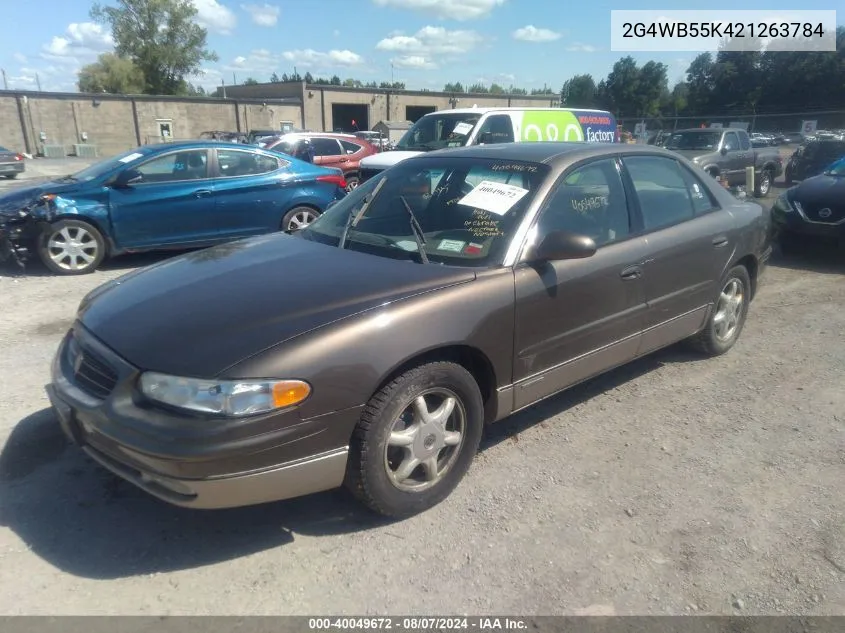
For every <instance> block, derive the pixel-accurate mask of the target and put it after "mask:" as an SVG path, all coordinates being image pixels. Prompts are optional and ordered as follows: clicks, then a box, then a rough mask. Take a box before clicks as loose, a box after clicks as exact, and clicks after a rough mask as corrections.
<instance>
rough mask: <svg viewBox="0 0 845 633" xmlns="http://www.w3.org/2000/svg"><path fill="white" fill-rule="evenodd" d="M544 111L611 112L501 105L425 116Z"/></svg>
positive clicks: (456, 109)
mask: <svg viewBox="0 0 845 633" xmlns="http://www.w3.org/2000/svg"><path fill="white" fill-rule="evenodd" d="M531 110H537V111H543V110H564V111H567V112H568V111H575V110H577V111H578V112H595V113H597V114H610V112H608V111H607V110H595V109H592V108H553V107H551V106H546V107H530V108H521V107H519V106H501V107H498V108H496V107H487V108H454V109H452V110H437V111H436V112H429V113H428V114H426V115H425V116H432V115H436V114H472V113H475V114H484V113H485V112H523V111H531Z"/></svg>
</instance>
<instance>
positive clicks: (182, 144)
mask: <svg viewBox="0 0 845 633" xmlns="http://www.w3.org/2000/svg"><path fill="white" fill-rule="evenodd" d="M210 147H225V148H234V149H249V150H260V149H261V148H260V147H256V146H255V145H244V144H243V143H231V142H229V141H215V140H210V139H209V140H201V139H200V140H193V141H173V142H169V143H156V144H153V145H141V146H140V147H139V148H137V149H138V150H149V151H153V152H154V151H158V150H162V149H206V148H210ZM136 151H137V150H136Z"/></svg>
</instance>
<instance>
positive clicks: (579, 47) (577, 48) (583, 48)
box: [566, 44, 599, 53]
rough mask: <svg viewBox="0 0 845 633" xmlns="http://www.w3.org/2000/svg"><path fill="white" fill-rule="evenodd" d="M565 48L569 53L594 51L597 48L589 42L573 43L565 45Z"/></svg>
mask: <svg viewBox="0 0 845 633" xmlns="http://www.w3.org/2000/svg"><path fill="white" fill-rule="evenodd" d="M566 50H568V51H569V52H570V53H595V52H596V51H598V50H599V49H598V48H596V47H595V46H590V45H589V44H573V45H572V46H567V47H566Z"/></svg>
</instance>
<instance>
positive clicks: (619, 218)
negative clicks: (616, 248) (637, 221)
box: [537, 159, 631, 246]
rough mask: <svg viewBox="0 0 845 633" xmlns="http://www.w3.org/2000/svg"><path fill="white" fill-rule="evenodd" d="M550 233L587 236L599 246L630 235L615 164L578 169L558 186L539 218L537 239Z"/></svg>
mask: <svg viewBox="0 0 845 633" xmlns="http://www.w3.org/2000/svg"><path fill="white" fill-rule="evenodd" d="M552 231H569V232H570V233H577V234H578V235H586V236H588V237H591V238H592V239H593V240H595V242H596V245H598V246H603V245H605V244H610V243H612V242H616V241H619V240H623V239H625V238H626V237H628V236H629V235H630V234H631V225H630V218H629V215H628V204H627V201H626V199H625V189H624V187H623V186H622V179H621V178H620V176H619V171H618V170H617V169H616V163H615V161H614V160H612V159H607V160H600V161H596V162H594V163H590V164H588V165H585V166H583V167H580V168H578V169H576V170H575V171H573V172H571V173H569V174H568V175H567V176H566V177H565V178H564V179H563V180H561V181H560V182H559V183H558V185H557V187H556V188H555V190H554V192H553V193H552V194H551V196H550V198H549V199H548V200H547V201H546V204H545V205H544V210H543V212H542V214H541V215H540V220H539V222H538V224H537V235H538V239H542V237H543V236H544V235H547V234H548V233H551V232H552Z"/></svg>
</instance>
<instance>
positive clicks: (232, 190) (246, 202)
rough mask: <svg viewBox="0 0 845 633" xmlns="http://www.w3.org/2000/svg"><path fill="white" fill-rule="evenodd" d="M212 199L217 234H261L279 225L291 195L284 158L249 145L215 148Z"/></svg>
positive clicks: (279, 226) (287, 164) (227, 235)
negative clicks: (244, 146)
mask: <svg viewBox="0 0 845 633" xmlns="http://www.w3.org/2000/svg"><path fill="white" fill-rule="evenodd" d="M215 152H216V156H217V159H216V167H217V169H216V177H215V180H214V189H215V199H216V202H217V216H218V227H219V231H220V237H221V238H225V239H232V238H239V237H247V236H250V235H261V234H264V233H268V232H271V231H278V230H279V229H280V228H281V222H282V217H283V216H284V214H285V211H286V210H287V203H288V201H289V199H290V197H291V187H290V185H289V184H288V183H289V179H288V178H286V177H285V176H286V174H285V169H286V168H287V167H288V166H289V165H290V163H289V162H287V161H286V160H284V159H282V158H280V157H277V156H274V155H273V154H270V153H264V152H261V151H256V150H250V149H235V148H231V149H230V148H225V149H224V148H217V149H216V150H215Z"/></svg>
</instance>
